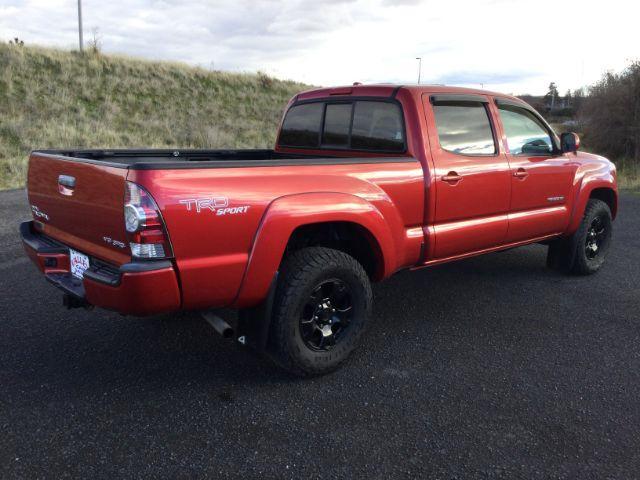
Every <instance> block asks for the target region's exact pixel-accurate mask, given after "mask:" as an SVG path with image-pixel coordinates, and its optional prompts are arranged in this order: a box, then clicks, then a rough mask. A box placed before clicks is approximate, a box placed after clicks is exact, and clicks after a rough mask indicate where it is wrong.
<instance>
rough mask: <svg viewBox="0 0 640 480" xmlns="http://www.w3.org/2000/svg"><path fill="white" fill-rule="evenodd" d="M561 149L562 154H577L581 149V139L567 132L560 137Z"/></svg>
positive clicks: (575, 134)
mask: <svg viewBox="0 0 640 480" xmlns="http://www.w3.org/2000/svg"><path fill="white" fill-rule="evenodd" d="M560 148H561V149H562V153H569V152H572V153H575V152H577V151H578V149H579V148H580V137H579V136H578V134H577V133H573V132H565V133H563V134H562V135H560Z"/></svg>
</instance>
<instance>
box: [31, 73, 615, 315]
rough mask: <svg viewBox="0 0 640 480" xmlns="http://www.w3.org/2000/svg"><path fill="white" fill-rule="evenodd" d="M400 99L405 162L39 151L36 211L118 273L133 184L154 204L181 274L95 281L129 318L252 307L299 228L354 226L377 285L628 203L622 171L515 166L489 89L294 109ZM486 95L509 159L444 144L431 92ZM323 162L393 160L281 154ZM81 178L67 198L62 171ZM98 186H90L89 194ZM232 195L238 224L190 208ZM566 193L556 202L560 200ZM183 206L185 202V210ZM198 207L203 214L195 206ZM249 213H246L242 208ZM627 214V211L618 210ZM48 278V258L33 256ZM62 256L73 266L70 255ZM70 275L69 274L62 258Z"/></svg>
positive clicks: (369, 91) (102, 301)
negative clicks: (201, 162) (132, 157)
mask: <svg viewBox="0 0 640 480" xmlns="http://www.w3.org/2000/svg"><path fill="white" fill-rule="evenodd" d="M394 92H395V98H396V99H397V101H399V102H400V105H401V106H402V109H403V112H404V117H405V126H406V137H407V138H406V141H407V151H406V152H405V153H403V154H402V155H395V157H398V156H403V157H408V158H413V159H414V161H408V162H393V161H392V160H391V159H390V160H389V162H388V163H387V162H384V163H370V164H367V163H352V164H339V165H313V164H309V165H297V166H253V167H237V168H235V167H234V168H202V169H157V170H127V169H124V168H115V167H109V166H102V165H92V164H86V163H77V162H74V161H73V160H72V159H70V158H67V157H62V156H60V155H48V154H42V153H37V152H34V153H33V154H32V156H31V159H30V168H29V201H30V203H31V204H32V205H36V206H37V207H38V208H39V209H40V211H41V212H44V213H45V214H46V215H48V216H49V217H50V219H51V221H49V222H48V221H45V220H43V219H42V218H37V219H38V220H40V221H42V222H43V223H44V225H45V226H44V230H43V231H42V233H43V234H44V235H45V236H49V237H51V238H54V239H56V240H58V241H59V242H61V243H63V244H65V245H68V246H70V247H72V248H74V249H77V250H78V251H80V252H83V253H85V254H87V255H89V256H91V257H94V258H97V259H100V260H103V261H105V262H108V263H110V264H113V265H115V266H119V265H122V264H125V263H129V262H131V261H132V259H131V257H130V251H129V249H128V248H124V249H123V248H119V247H117V246H114V245H113V244H110V243H108V242H105V240H104V237H110V238H112V239H114V240H123V241H125V242H126V238H127V237H126V234H125V230H124V220H123V211H122V209H123V204H124V195H125V181H127V180H128V181H131V182H135V183H137V184H139V185H140V186H142V187H144V188H145V189H146V190H147V191H148V192H149V193H150V195H151V196H152V197H153V199H154V200H155V202H156V203H157V205H158V207H159V209H160V211H161V213H162V217H163V219H164V222H165V225H166V230H167V233H168V236H169V238H170V241H171V245H172V247H173V254H174V258H173V260H172V267H171V268H165V269H162V270H157V271H153V272H141V273H127V274H123V275H122V278H121V283H120V285H119V286H118V287H111V286H107V285H104V284H99V283H97V282H95V281H90V280H87V279H85V281H84V287H85V291H86V297H87V300H88V301H89V302H91V303H92V304H95V305H98V306H103V307H105V308H111V309H114V310H117V311H120V312H123V313H132V314H138V315H142V314H148V313H157V312H161V311H170V310H175V309H179V308H181V309H201V308H209V307H223V306H232V307H237V308H242V307H248V306H253V305H256V304H257V303H259V302H260V301H262V300H263V299H264V298H265V295H266V294H267V291H268V288H269V286H270V284H271V281H272V279H273V278H274V274H275V273H276V271H277V270H278V268H279V265H280V262H281V260H282V258H283V254H284V251H285V248H286V246H287V242H288V241H289V238H290V237H291V234H292V233H293V232H294V231H295V230H296V228H298V227H301V226H304V225H310V224H316V223H325V222H350V223H353V224H355V225H357V226H358V227H359V228H360V229H361V230H362V231H364V232H365V233H366V238H367V240H366V244H363V245H362V248H367V249H371V251H372V252H373V253H374V255H375V257H376V259H377V265H378V266H377V269H376V272H375V274H374V277H375V279H376V280H382V279H384V278H387V277H389V276H390V275H391V274H393V273H394V272H396V271H398V270H401V269H404V268H419V267H423V266H428V265H433V264H437V263H442V262H446V261H451V260H456V259H459V258H465V257H468V256H472V255H478V254H482V253H486V252H490V251H495V250H500V249H504V248H510V247H513V246H518V245H524V244H526V243H531V242H535V241H540V240H543V239H549V238H553V237H557V236H562V235H567V234H570V233H572V232H573V231H575V230H576V229H577V227H578V224H579V222H580V219H581V217H582V214H583V212H584V208H585V205H586V202H587V201H588V199H589V196H590V195H591V192H592V191H593V190H594V189H596V188H599V189H600V188H605V189H609V190H610V191H611V192H613V197H614V199H615V198H617V186H616V177H615V167H614V166H613V164H612V163H611V162H609V161H608V160H606V159H604V158H602V157H598V156H595V155H591V154H587V153H583V152H576V153H566V154H557V155H553V156H547V157H539V156H535V157H526V156H524V157H523V156H513V155H511V154H509V153H508V150H507V144H506V138H505V135H504V132H503V127H502V124H501V122H500V118H499V115H498V109H497V108H496V106H495V104H494V103H493V101H494V99H495V98H496V97H502V98H511V99H512V100H513V97H507V96H504V95H500V94H494V93H491V92H485V91H477V90H469V89H458V88H452V87H439V86H410V87H402V88H400V89H396V87H394V86H388V85H385V86H367V85H353V86H348V87H340V88H336V89H320V90H312V91H309V92H304V93H301V94H300V95H298V96H297V97H295V98H294V99H292V101H291V102H290V103H289V105H291V104H292V103H293V102H294V101H300V100H311V99H320V98H327V97H331V98H332V99H335V98H336V97H340V98H344V99H348V98H349V97H351V96H357V97H362V96H367V97H370V96H372V97H381V98H385V99H386V98H389V97H390V96H391V95H392V94H394ZM436 93H440V94H442V93H447V94H455V93H460V94H477V95H484V96H485V97H486V98H487V99H488V100H489V104H488V105H489V107H488V110H489V113H490V115H491V121H492V123H493V128H494V134H495V137H496V141H497V144H498V152H497V153H496V154H495V155H493V156H476V157H471V156H461V155H456V154H453V153H451V152H447V151H445V150H443V149H441V148H440V146H439V141H438V134H437V130H436V126H435V123H434V121H435V120H434V114H433V110H432V107H431V104H430V102H429V96H430V95H431V94H436ZM276 152H280V153H287V152H288V153H298V154H299V153H304V154H312V155H321V156H323V157H347V158H352V157H358V158H362V157H385V156H388V155H386V154H380V153H363V152H353V151H344V150H300V149H292V148H278V147H276ZM61 174H65V175H72V176H74V177H76V178H78V180H79V181H78V186H77V187H76V188H75V189H73V190H74V191H73V192H72V194H71V195H66V194H65V195H61V194H60V192H59V187H58V183H57V177H58V175H61ZM89 186H90V187H89ZM220 196H222V197H226V198H227V199H228V205H227V207H228V208H230V209H234V208H236V207H242V208H239V209H237V210H235V211H241V213H238V214H229V215H217V213H216V212H212V211H210V210H207V209H206V208H204V209H203V210H202V211H201V212H200V213H198V212H197V211H196V209H195V206H194V207H193V208H191V210H188V209H187V206H186V204H185V203H184V200H185V199H189V198H200V197H220ZM550 197H557V198H558V200H557V201H553V202H551V201H549V200H548V199H549V198H550ZM181 201H182V202H181ZM193 205H195V204H192V206H193ZM245 207H246V208H245ZM613 213H614V215H615V213H616V205H615V204H614V205H613ZM29 254H30V256H31V257H32V259H33V260H34V261H36V263H38V265H39V266H40V268H41V270H43V271H44V264H43V259H42V258H41V257H42V256H41V255H40V254H37V253H34V252H33V251H32V252H30V253H29ZM63 257H64V256H63ZM58 265H59V267H58V269H57V271H58V273H59V271H60V270H62V271H65V268H66V269H67V270H68V258H67V264H65V263H64V258H62V259H61V261H60V262H58Z"/></svg>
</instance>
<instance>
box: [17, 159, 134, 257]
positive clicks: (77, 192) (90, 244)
mask: <svg viewBox="0 0 640 480" xmlns="http://www.w3.org/2000/svg"><path fill="white" fill-rule="evenodd" d="M126 175H127V169H126V168H118V167H112V166H104V165H100V164H97V163H89V162H88V161H82V160H75V159H72V158H69V157H63V156H60V155H50V154H43V153H38V152H34V153H33V154H32V155H31V158H30V159H29V173H28V194H29V203H30V204H31V210H32V214H33V218H34V220H36V221H38V222H40V224H41V225H42V232H43V233H45V234H46V235H49V236H50V237H52V238H55V239H56V240H59V241H60V242H62V243H64V244H65V245H69V246H70V247H72V248H74V249H76V250H79V251H80V252H82V253H84V254H87V255H90V256H95V257H98V258H100V259H102V260H104V261H108V262H112V263H116V264H122V263H126V262H127V261H129V260H130V254H129V248H128V243H127V237H126V232H125V229H124V213H123V208H124V205H123V204H124V194H125V181H126Z"/></svg>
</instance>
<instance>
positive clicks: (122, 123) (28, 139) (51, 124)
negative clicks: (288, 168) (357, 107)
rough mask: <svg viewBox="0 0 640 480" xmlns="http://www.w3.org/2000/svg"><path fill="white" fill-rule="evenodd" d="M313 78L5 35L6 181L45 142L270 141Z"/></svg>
mask: <svg viewBox="0 0 640 480" xmlns="http://www.w3.org/2000/svg"><path fill="white" fill-rule="evenodd" d="M305 88H308V87H307V86H306V85H302V84H298V83H295V82H290V81H281V80H276V79H273V78H270V77H267V76H266V75H264V74H262V73H259V74H233V73H227V72H211V71H208V70H204V69H201V68H195V67H189V66H187V65H184V64H179V63H169V62H150V61H144V60H139V59H133V58H128V57H123V56H111V55H108V56H107V55H102V54H99V53H93V54H85V55H80V54H78V53H77V52H68V51H62V50H55V49H48V48H39V47H19V46H13V45H7V44H4V45H0V188H11V187H19V186H22V185H24V181H25V173H26V161H27V157H28V154H29V151H30V150H32V149H38V148H76V147H79V148H97V147H105V148H118V147H120V148H132V147H148V148H152V147H156V148H174V147H176V148H265V147H270V146H272V145H273V142H274V138H275V132H276V128H277V126H278V123H279V121H280V117H281V115H282V110H283V108H284V106H285V104H286V102H287V100H288V99H289V98H290V97H291V96H293V95H294V94H295V93H297V92H299V91H300V90H303V89H305Z"/></svg>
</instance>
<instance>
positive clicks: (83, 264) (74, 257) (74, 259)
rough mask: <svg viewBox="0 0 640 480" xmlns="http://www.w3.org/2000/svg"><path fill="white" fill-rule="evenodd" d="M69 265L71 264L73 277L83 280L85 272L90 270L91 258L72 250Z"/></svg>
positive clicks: (70, 250)
mask: <svg viewBox="0 0 640 480" xmlns="http://www.w3.org/2000/svg"><path fill="white" fill-rule="evenodd" d="M69 263H70V264H71V275H73V276H74V277H77V278H82V277H83V275H84V271H85V270H86V269H87V268H89V257H87V256H86V255H85V254H83V253H80V252H76V251H75V250H73V249H71V248H70V249H69Z"/></svg>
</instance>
